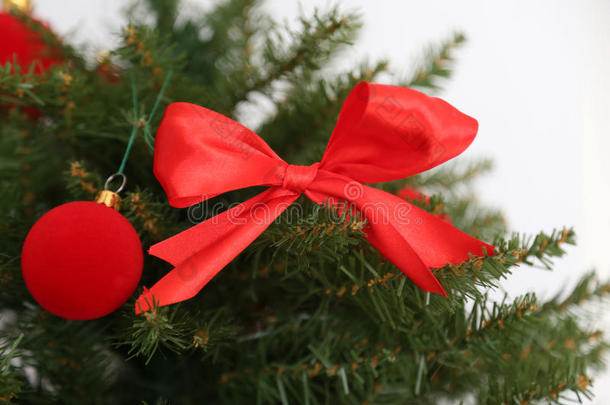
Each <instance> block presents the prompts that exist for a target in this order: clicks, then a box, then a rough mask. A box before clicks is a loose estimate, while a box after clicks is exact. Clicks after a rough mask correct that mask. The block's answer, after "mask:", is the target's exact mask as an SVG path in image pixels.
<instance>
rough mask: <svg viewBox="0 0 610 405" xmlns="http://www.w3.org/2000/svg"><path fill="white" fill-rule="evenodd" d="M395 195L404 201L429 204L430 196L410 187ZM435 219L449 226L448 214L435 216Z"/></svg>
mask: <svg viewBox="0 0 610 405" xmlns="http://www.w3.org/2000/svg"><path fill="white" fill-rule="evenodd" d="M396 195H397V196H399V197H400V198H404V199H405V200H409V201H423V202H425V203H426V204H428V203H429V202H430V196H428V195H425V194H424V193H422V192H420V191H419V190H417V189H415V188H411V187H403V188H401V189H400V190H398V191H397V192H396ZM437 217H438V218H440V219H442V220H443V221H445V222H447V223H448V224H451V217H450V216H449V214H439V215H437Z"/></svg>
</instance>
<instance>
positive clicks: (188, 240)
mask: <svg viewBox="0 0 610 405" xmlns="http://www.w3.org/2000/svg"><path fill="white" fill-rule="evenodd" d="M477 129H478V124H477V121H476V120H475V119H474V118H471V117H469V116H467V115H465V114H463V113H461V112H460V111H458V110H457V109H455V108H454V107H452V106H451V105H450V104H448V103H447V102H445V101H443V100H441V99H438V98H433V97H429V96H426V95H425V94H422V93H420V92H417V91H415V90H411V89H408V88H402V87H397V86H389V85H381V84H372V83H366V82H361V83H359V84H358V85H357V86H355V87H354V89H353V90H352V91H351V92H350V94H349V96H348V97H347V99H346V100H345V102H344V104H343V107H342V109H341V112H340V114H339V118H338V121H337V124H336V126H335V129H334V131H333V133H332V136H331V137H330V140H329V142H328V145H327V147H326V151H325V153H324V156H323V158H322V160H321V161H320V162H318V163H315V164H313V165H311V166H297V165H291V164H288V163H286V162H285V161H283V160H282V159H281V158H280V157H279V156H278V155H277V154H276V153H275V152H274V151H273V150H271V148H270V147H269V146H268V145H267V144H266V143H265V142H264V141H263V140H262V139H261V138H260V137H259V136H258V135H256V134H255V133H253V132H252V131H250V130H249V129H247V128H245V127H244V126H242V125H240V124H239V123H237V122H235V121H233V120H231V119H230V118H227V117H225V116H223V115H221V114H218V113H216V112H214V111H210V110H208V109H205V108H203V107H199V106H197V105H193V104H188V103H173V104H170V105H169V106H168V107H167V109H166V111H165V115H164V117H163V120H162V122H161V124H160V126H159V130H158V132H157V136H156V141H155V154H154V173H155V175H156V177H157V179H158V180H159V182H160V183H161V185H162V186H163V189H164V190H165V192H166V194H167V196H168V199H169V203H170V205H171V206H173V207H177V208H185V207H188V206H191V205H193V204H197V203H200V202H202V201H204V200H206V199H208V198H210V197H213V196H215V195H218V194H222V193H225V192H227V191H231V190H237V189H241V188H244V187H251V186H268V187H269V188H268V189H267V190H265V191H263V192H262V193H260V194H258V195H257V196H255V197H253V198H251V199H249V200H247V201H245V202H243V203H241V204H239V205H237V206H235V207H233V208H231V209H228V210H226V211H224V212H222V213H221V214H218V215H216V216H214V217H212V218H210V219H208V220H207V221H204V222H202V223H200V224H198V225H195V226H193V227H192V228H190V229H188V230H186V231H184V232H182V233H179V234H177V235H175V236H173V237H171V238H169V239H166V240H164V241H162V242H160V243H157V244H156V245H154V246H152V247H151V248H150V250H149V253H150V254H152V255H154V256H157V257H159V258H161V259H163V260H165V261H167V262H169V263H171V264H172V265H173V266H174V267H175V268H174V269H173V270H171V271H170V272H169V273H168V274H167V275H165V277H163V278H162V279H161V280H160V281H159V282H157V283H156V284H155V285H154V286H153V287H152V288H150V290H145V292H144V293H143V294H142V295H141V296H140V297H139V298H138V301H137V302H136V312H140V311H141V310H148V309H149V304H148V303H149V302H152V296H154V298H155V300H156V301H157V302H158V304H159V305H168V304H172V303H176V302H180V301H184V300H187V299H189V298H191V297H193V296H195V295H196V294H197V293H198V292H199V291H200V290H201V289H202V288H203V287H204V286H205V285H206V284H207V283H208V282H209V281H210V280H211V279H212V278H213V277H214V276H215V275H216V274H217V273H218V272H219V271H220V270H221V269H222V268H223V267H225V266H226V265H227V264H228V263H229V262H230V261H231V260H232V259H233V258H235V257H236V256H237V255H238V254H239V253H240V252H242V251H243V250H244V249H245V248H246V247H247V246H248V245H249V244H250V243H251V242H252V241H254V240H255V239H256V238H257V237H258V236H259V235H260V234H261V233H262V232H263V231H264V230H265V229H266V228H267V227H268V226H269V225H270V224H271V223H272V222H273V221H274V220H275V219H276V218H277V217H278V216H279V215H280V214H281V213H282V212H283V211H284V210H285V209H286V208H287V207H288V206H289V205H290V204H292V202H294V201H295V200H296V199H297V198H298V197H299V196H300V195H301V194H305V195H306V196H307V197H308V198H310V199H311V200H313V201H314V202H315V203H326V202H331V203H341V202H348V203H349V206H350V207H351V208H352V209H357V210H358V211H359V212H360V213H361V214H362V216H363V217H364V218H366V220H367V224H366V228H365V229H364V231H365V233H366V239H367V241H368V242H369V243H370V244H371V245H373V246H374V247H375V248H376V249H377V250H378V251H379V252H380V253H381V254H382V255H383V256H385V257H386V258H387V259H388V260H389V261H390V262H392V263H393V264H394V265H396V267H398V268H399V269H400V270H401V271H402V272H403V273H404V274H405V275H406V276H407V277H409V278H410V279H411V280H412V281H413V282H414V283H415V284H416V285H417V286H419V288H421V289H422V290H424V291H429V292H434V293H439V294H444V295H445V296H446V294H445V291H444V289H443V287H442V286H441V284H440V283H439V281H438V280H437V279H436V278H435V277H434V275H433V274H432V272H431V271H430V268H433V267H442V266H444V265H446V264H448V263H458V262H462V261H464V260H467V259H469V254H472V255H476V256H481V255H484V254H493V246H491V245H488V244H486V243H483V242H481V241H479V240H477V239H475V238H472V237H471V236H468V235H467V234H465V233H463V232H461V231H460V230H458V229H456V228H454V227H453V226H451V225H450V224H447V223H446V222H444V221H442V220H441V219H439V218H437V217H435V216H434V215H432V214H429V213H427V212H426V211H424V210H422V209H420V208H417V207H416V206H413V205H411V204H409V203H408V202H406V201H405V200H404V199H402V198H400V197H398V196H395V195H392V194H389V193H386V192H384V191H381V190H378V189H375V188H372V187H369V186H366V185H364V184H363V183H378V182H386V181H392V180H398V179H403V178H405V177H408V176H411V175H414V174H416V173H420V172H423V171H425V170H428V169H430V168H432V167H435V166H437V165H439V164H441V163H443V162H445V161H447V160H449V159H451V158H453V157H455V156H457V155H458V154H460V153H461V152H463V151H464V150H465V149H466V148H467V147H468V146H469V145H470V144H471V143H472V141H473V140H474V137H475V136H476V132H477Z"/></svg>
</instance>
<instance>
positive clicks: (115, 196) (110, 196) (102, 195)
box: [95, 173, 127, 211]
mask: <svg viewBox="0 0 610 405" xmlns="http://www.w3.org/2000/svg"><path fill="white" fill-rule="evenodd" d="M117 178H120V179H121V180H122V181H121V185H120V186H119V188H118V189H117V190H116V191H110V190H108V187H110V183H112V181H113V180H115V179H117ZM126 183H127V177H125V175H124V174H123V173H115V174H113V175H112V176H110V177H108V178H107V179H106V183H105V184H104V189H103V190H102V191H100V192H99V193H98V194H97V197H95V202H98V203H100V204H104V205H105V206H106V207H110V208H114V209H115V210H117V211H118V210H119V208H121V197H119V193H120V192H121V191H123V188H125V184H126Z"/></svg>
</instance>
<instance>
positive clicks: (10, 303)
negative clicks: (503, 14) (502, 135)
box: [0, 0, 610, 405]
mask: <svg viewBox="0 0 610 405" xmlns="http://www.w3.org/2000/svg"><path fill="white" fill-rule="evenodd" d="M178 10H179V2H178V1H177V0H148V1H147V2H140V3H139V4H138V5H137V6H134V8H132V9H131V15H132V16H133V19H132V23H131V24H130V25H129V26H128V27H126V28H125V29H124V30H123V31H122V33H121V36H122V44H121V46H120V47H119V48H118V49H115V50H112V51H111V52H110V53H109V54H108V55H107V56H105V57H104V58H100V59H99V60H98V61H97V62H95V63H92V62H91V61H89V60H86V59H85V58H84V57H83V56H82V55H81V54H80V53H79V52H77V51H76V50H74V49H71V48H70V47H69V46H68V45H66V44H63V43H61V42H60V43H58V45H60V46H61V47H62V49H63V50H64V54H65V55H66V62H65V64H63V65H57V66H54V67H52V68H51V69H49V70H48V71H47V72H45V73H44V74H43V75H40V76H38V75H36V74H34V72H33V71H32V70H29V71H28V70H24V69H21V68H20V67H19V66H15V65H12V64H11V63H7V64H5V65H4V66H1V67H0V106H1V111H0V119H1V125H0V230H1V232H0V403H28V404H29V403H31V404H46V403H62V404H73V403H74V404H82V403H100V404H109V403H117V404H123V403H124V404H131V403H149V404H153V403H154V404H200V403H210V404H216V403H219V404H220V403H224V404H242V403H245V404H250V403H257V404H267V403H281V404H284V405H285V404H312V405H313V404H365V403H368V404H408V403H417V404H424V403H431V404H435V403H438V402H439V401H440V400H441V399H443V398H444V399H448V400H449V401H450V402H456V403H457V402H459V401H461V400H465V401H466V402H468V401H475V402H477V403H481V404H512V403H516V404H528V403H536V402H540V401H542V402H544V401H547V400H550V401H551V402H553V403H568V401H569V398H573V396H574V395H576V396H579V397H580V396H587V397H588V396H590V395H591V391H590V386H591V382H592V378H591V377H590V374H591V372H592V370H595V369H598V368H600V367H601V366H602V365H603V364H602V363H603V362H602V353H603V351H604V350H605V349H606V348H607V346H608V342H607V341H606V340H604V337H603V335H602V333H601V332H600V331H597V330H594V329H591V326H590V322H589V320H590V316H589V315H588V313H587V312H586V311H584V310H583V309H582V308H583V306H584V305H588V303H590V302H597V301H598V300H599V299H601V298H603V297H605V296H607V295H608V293H609V292H610V284H608V283H605V282H602V281H599V280H598V279H597V278H596V277H595V275H594V274H588V275H586V276H585V277H584V278H582V279H581V280H580V282H579V283H578V284H577V285H576V287H574V288H573V289H572V290H571V291H566V292H565V293H563V294H560V295H558V296H556V297H554V298H552V299H549V300H541V299H540V298H537V297H536V296H535V295H534V294H531V293H525V292H524V295H522V296H519V297H516V298H508V297H505V298H504V299H503V300H501V301H499V302H498V301H494V300H492V299H491V298H490V297H489V293H490V292H491V291H493V290H495V289H497V288H498V287H499V286H500V285H501V283H502V280H503V279H505V278H506V277H507V276H508V275H509V274H510V273H511V272H513V271H515V270H518V271H525V272H527V271H528V266H532V265H537V266H544V267H545V268H548V269H551V268H552V260H553V259H554V258H559V257H561V256H562V255H563V254H564V253H565V252H564V247H565V245H567V244H573V243H574V242H575V236H574V232H573V231H572V230H571V229H567V228H566V229H560V230H557V231H553V232H551V233H550V234H547V233H544V232H541V233H539V234H537V235H531V236H527V235H516V234H515V235H510V234H508V233H507V229H506V225H505V222H504V219H503V217H502V215H501V213H499V212H497V211H496V210H493V209H487V208H485V207H480V206H479V204H478V203H477V201H476V199H475V197H474V196H473V195H472V193H471V187H470V185H471V182H472V180H474V179H476V178H477V176H479V175H480V174H482V173H485V172H486V171H488V170H490V169H491V166H492V165H491V163H490V162H489V161H487V160H482V161H479V162H474V163H464V162H462V161H461V159H458V160H457V162H456V163H452V164H447V165H444V166H443V167H441V168H439V169H436V170H432V171H429V172H426V173H423V174H421V175H417V176H413V177H411V178H408V179H405V180H402V181H397V182H391V183H387V184H378V185H375V186H376V187H380V188H383V189H384V190H386V191H389V192H396V191H397V190H398V189H399V188H401V187H404V186H409V187H413V188H417V189H420V190H424V191H426V192H428V193H430V194H432V197H431V198H430V200H429V201H419V200H418V201H413V203H414V204H416V205H419V206H421V207H423V208H424V209H426V210H427V211H429V212H432V213H434V214H441V213H443V214H449V216H450V218H451V221H452V223H453V224H454V225H455V226H457V227H458V228H460V229H462V230H463V231H465V232H467V233H469V234H471V235H473V236H475V237H478V238H481V239H483V240H485V241H487V242H490V243H493V244H494V245H495V246H496V247H497V248H498V251H499V252H498V254H497V255H495V256H490V257H485V258H474V257H473V258H471V260H468V261H466V262H464V263H460V264H456V265H448V266H445V267H443V268H439V269H434V273H435V276H436V277H437V278H438V279H439V280H440V282H441V283H442V284H443V286H444V288H445V289H446V291H447V293H448V298H444V297H441V296H438V295H431V294H428V293H425V292H422V291H421V290H419V289H418V288H417V287H416V286H415V285H414V284H413V283H412V282H411V281H409V280H408V279H406V278H405V277H404V276H403V275H402V273H401V272H400V271H399V270H398V269H397V268H396V267H395V266H394V265H392V264H391V263H389V262H387V261H386V260H384V259H383V258H382V257H381V256H380V255H379V253H377V251H376V250H375V249H373V248H371V247H370V246H369V245H368V243H367V242H366V241H365V240H364V237H363V236H364V234H363V231H362V230H363V228H364V227H365V226H366V224H365V222H363V220H362V219H361V218H359V217H358V216H351V217H346V216H345V215H343V216H342V215H340V214H339V212H338V211H337V210H336V208H335V207H332V206H318V205H315V204H313V203H311V202H309V201H308V200H307V199H306V198H304V197H302V198H300V199H299V200H298V202H299V206H300V207H302V209H301V210H297V211H295V210H290V209H289V210H287V212H286V213H285V214H283V215H282V216H281V217H280V219H279V220H278V221H277V222H276V223H274V224H273V225H272V226H271V227H270V228H269V229H268V230H267V231H265V232H264V234H263V235H261V237H260V238H258V239H257V240H256V241H255V242H254V243H253V244H252V245H251V246H250V247H248V248H247V249H246V251H244V252H243V253H242V254H241V255H239V256H238V257H237V258H236V259H235V260H234V261H233V262H232V263H231V264H230V265H229V266H227V268H226V269H224V270H223V271H221V272H220V273H219V275H218V276H217V277H216V278H214V280H213V281H212V282H211V283H210V284H209V285H208V286H206V287H205V289H204V290H203V291H202V292H201V293H200V294H198V295H197V296H196V297H195V298H193V299H191V300H188V301H186V302H183V303H180V304H175V305H171V306H167V307H155V308H154V309H152V310H151V311H148V312H145V313H143V314H141V315H135V314H134V312H133V306H134V301H135V297H136V296H137V294H138V293H139V292H141V289H139V290H138V291H137V292H136V294H134V297H132V299H131V300H130V301H128V302H127V303H126V304H125V305H124V307H123V308H121V309H120V310H119V311H117V312H115V313H113V314H111V315H109V316H107V317H105V318H103V319H99V320H94V321H87V322H78V321H68V320H64V319H60V318H57V317H55V316H53V315H51V314H49V313H47V312H46V311H44V310H43V309H41V308H40V307H39V306H38V305H37V304H36V303H35V302H34V301H33V299H32V298H31V296H30V295H29V293H28V291H27V290H26V288H25V285H24V283H23V280H22V278H21V270H20V250H21V246H22V243H23V240H24V238H25V235H26V234H27V232H28V230H29V229H30V227H31V226H32V225H33V223H34V222H35V221H36V219H37V218H39V217H40V216H41V215H42V214H44V213H45V212H46V211H48V210H49V209H51V208H53V207H55V206H57V205H59V204H62V203H65V202H69V201H74V200H91V199H92V198H93V197H94V195H95V194H96V192H97V191H99V190H100V189H101V188H102V187H103V182H104V179H105V178H106V177H107V176H108V175H110V174H112V173H114V172H116V171H117V168H118V166H119V163H120V162H121V158H122V156H123V153H124V150H125V147H126V145H127V142H128V139H129V134H130V131H131V128H132V127H133V126H134V125H135V126H136V127H137V128H138V137H137V138H136V141H135V144H134V145H133V149H132V152H131V156H130V159H129V160H128V161H127V165H126V167H125V173H126V175H127V177H128V184H127V190H126V192H125V193H124V195H123V197H124V201H123V208H122V209H121V212H122V214H123V215H125V216H126V217H127V218H128V219H129V220H130V221H131V222H132V224H133V225H134V227H135V228H136V229H137V231H138V233H139V235H140V237H141V239H142V242H143V245H144V247H145V249H146V248H147V247H148V246H150V245H151V244H154V243H156V242H158V241H160V240H163V239H165V238H167V237H169V236H171V235H174V234H176V233H178V232H179V231H181V230H184V229H187V228H189V227H191V226H192V225H193V223H195V222H198V221H201V220H203V219H205V218H206V217H209V216H210V215H212V211H213V210H214V209H213V208H214V207H213V206H218V205H220V206H223V205H224V206H228V205H229V204H230V203H233V202H241V201H244V200H245V199H246V198H248V197H249V196H251V195H252V194H253V192H254V190H240V191H235V192H231V193H227V194H225V195H223V196H219V197H216V198H214V199H213V200H212V201H211V202H209V203H207V204H201V205H199V206H195V207H191V208H190V209H185V210H177V209H172V208H170V207H169V206H168V205H167V203H166V198H165V196H164V193H163V191H162V189H161V187H160V186H159V184H158V182H157V181H156V179H155V177H154V175H153V173H152V150H151V149H152V145H153V140H154V139H153V137H154V132H155V130H156V128H157V126H158V124H159V122H160V119H161V113H160V111H162V110H163V109H164V108H165V106H166V105H167V104H168V103H170V102H173V101H186V102H191V103H195V104H199V105H202V106H205V107H207V108H210V109H213V110H216V111H218V112H220V113H223V114H227V115H229V116H233V117H236V118H240V108H241V106H243V105H244V104H248V103H252V101H253V98H254V97H259V98H260V97H264V98H266V99H267V100H269V101H270V102H271V103H272V104H273V105H274V106H275V110H274V111H273V113H271V114H269V115H268V116H267V117H266V118H265V120H264V122H262V123H261V124H260V126H259V128H254V129H255V130H256V132H257V133H258V134H260V135H261V136H262V137H263V138H264V139H265V140H266V141H267V142H268V143H269V144H270V145H271V147H272V148H273V149H274V150H275V151H276V152H277V153H278V154H279V155H280V156H282V158H284V159H285V160H286V161H288V162H290V163H293V164H311V163H313V162H315V161H317V160H319V159H320V157H321V155H322V153H323V150H324V147H325V145H326V143H327V141H328V138H329V136H330V133H331V131H332V128H333V126H334V124H335V122H336V118H337V114H338V112H339V109H340V106H341V103H342V101H343V99H344V98H345V97H346V95H347V94H348V93H349V91H350V90H351V88H352V87H353V86H354V85H355V84H356V83H357V82H359V81H362V80H366V81H374V80H376V79H377V78H378V77H379V75H380V74H382V73H384V74H387V75H388V76H386V77H392V78H394V79H393V80H394V83H395V84H400V85H404V86H411V87H415V88H417V89H419V90H422V91H428V92H432V91H438V90H439V89H440V87H441V86H442V84H443V80H445V79H446V78H447V77H449V76H450V73H451V66H452V62H453V58H454V56H455V55H454V50H455V48H456V47H458V46H459V45H461V44H462V43H463V42H464V41H465V38H464V36H463V35H462V34H459V33H458V34H455V35H453V36H451V37H449V38H448V39H447V41H445V42H444V43H441V44H440V45H438V46H435V47H432V48H431V49H430V50H429V51H428V52H427V53H426V54H425V56H424V58H423V60H422V61H421V62H420V63H419V64H418V65H417V69H416V70H415V73H414V74H413V77H412V78H409V79H400V78H396V75H393V74H392V72H391V70H390V65H389V63H388V62H387V61H380V62H376V63H368V62H363V63H362V64H361V65H360V66H357V67H354V69H353V70H352V71H350V72H341V73H337V72H332V71H329V70H328V69H324V68H325V67H326V66H328V64H329V63H330V62H332V60H333V58H336V57H338V55H340V51H341V49H343V48H345V47H347V46H351V45H352V43H353V41H354V39H355V36H356V34H357V32H358V29H359V27H360V20H359V17H358V16H357V15H356V14H352V13H344V12H342V11H341V9H338V8H331V9H330V10H328V11H324V12H322V11H320V12H317V13H316V14H314V15H312V16H304V17H301V18H300V20H299V23H300V24H299V27H298V28H297V29H296V30H288V29H286V28H285V27H282V26H278V25H277V24H276V23H275V22H273V21H271V19H270V18H269V17H268V16H267V15H265V14H264V13H263V12H262V11H261V9H260V7H259V1H257V0H224V1H220V2H216V3H215V4H214V6H213V7H211V8H210V10H207V11H206V12H205V13H191V14H190V15H188V16H186V18H178V17H179V12H178ZM20 18H23V19H24V20H27V19H28V17H27V16H23V15H22V16H20ZM143 21H148V23H149V25H146V24H145V23H144V22H143ZM48 40H49V41H57V39H55V38H53V37H50V38H48ZM170 75H171V77H169V78H168V76H170ZM166 81H167V83H168V85H167V88H166V89H165V91H164V92H163V96H162V98H161V104H160V105H159V106H158V111H159V113H157V114H154V110H155V100H156V99H157V97H158V95H159V94H160V93H161V89H162V87H163V84H164V82H166ZM132 93H135V96H136V97H137V104H135V103H134V101H133V94H132ZM24 107H28V108H30V110H27V109H26V110H24ZM32 108H33V109H36V110H37V111H38V112H39V114H40V118H39V119H35V118H33V117H32V116H31V113H27V112H26V111H31V109H32ZM558 220H560V219H558ZM169 270H170V267H169V265H168V264H167V263H164V262H162V261H160V260H158V259H156V258H154V257H150V256H147V257H145V266H144V275H143V278H142V283H141V285H142V286H150V285H152V284H153V283H154V282H155V281H157V280H158V279H160V278H161V277H162V276H163V275H164V274H166V273H167V271H169ZM83 271H87V269H83ZM570 392H572V393H570ZM574 393H575V394H574Z"/></svg>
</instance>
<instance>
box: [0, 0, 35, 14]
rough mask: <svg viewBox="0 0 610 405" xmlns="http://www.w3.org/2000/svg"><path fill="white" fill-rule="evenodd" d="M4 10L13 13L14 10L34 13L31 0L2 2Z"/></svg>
mask: <svg viewBox="0 0 610 405" xmlns="http://www.w3.org/2000/svg"><path fill="white" fill-rule="evenodd" d="M2 8H3V9H4V11H11V9H13V8H14V9H17V10H19V11H22V12H24V13H29V12H31V11H32V2H31V1H30V0H2Z"/></svg>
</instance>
